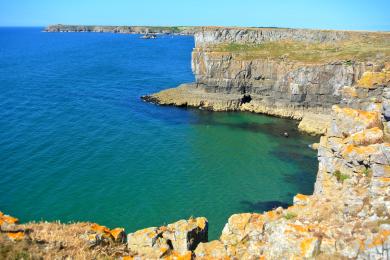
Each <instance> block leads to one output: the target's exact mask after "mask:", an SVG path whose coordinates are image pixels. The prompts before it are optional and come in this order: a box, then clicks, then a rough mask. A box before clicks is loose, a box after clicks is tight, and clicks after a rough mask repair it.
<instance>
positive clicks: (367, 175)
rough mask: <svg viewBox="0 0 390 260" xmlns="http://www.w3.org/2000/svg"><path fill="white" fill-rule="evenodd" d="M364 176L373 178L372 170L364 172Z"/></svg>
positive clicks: (367, 169)
mask: <svg viewBox="0 0 390 260" xmlns="http://www.w3.org/2000/svg"><path fill="white" fill-rule="evenodd" d="M363 175H364V176H366V177H369V176H371V170H370V169H369V168H365V169H364V170H363Z"/></svg>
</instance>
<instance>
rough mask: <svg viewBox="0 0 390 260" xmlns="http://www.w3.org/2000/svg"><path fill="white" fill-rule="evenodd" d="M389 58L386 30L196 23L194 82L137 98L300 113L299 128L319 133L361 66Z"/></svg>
mask: <svg viewBox="0 0 390 260" xmlns="http://www.w3.org/2000/svg"><path fill="white" fill-rule="evenodd" d="M355 41H362V44H361V45H359V46H358V45H356V44H355ZM370 46H372V47H370ZM353 50H355V51H357V52H358V54H354V53H353ZM389 59H390V34H389V33H369V32H347V31H320V30H296V29H269V28H268V29H267V28H257V29H239V28H236V29H222V28H214V29H203V30H201V31H199V32H196V33H195V48H194V50H193V52H192V70H193V72H194V74H195V78H196V82H195V83H192V84H185V85H182V86H179V87H178V88H177V89H168V90H164V91H163V92H161V93H157V94H153V95H149V96H145V97H143V98H144V99H145V100H151V101H153V102H155V103H159V104H164V105H177V106H191V107H199V108H203V109H209V110H214V111H237V110H240V111H250V112H255V113H265V114H270V115H276V116H281V117H288V118H293V119H298V120H301V119H302V118H304V117H306V116H307V117H308V118H307V119H306V120H305V122H303V123H302V127H301V129H302V130H306V129H307V130H308V131H309V132H310V133H313V134H322V133H324V129H325V128H326V122H327V121H328V119H329V114H330V111H331V107H332V105H334V104H340V103H342V102H343V98H344V97H343V90H344V88H345V87H348V86H355V85H357V84H358V80H359V79H360V78H361V77H362V76H363V73H365V72H372V73H376V72H380V71H381V70H382V69H383V67H384V66H386V65H385V64H386V62H388V61H389ZM385 79H386V80H387V81H388V80H389V76H388V75H385ZM372 85H374V84H372ZM314 121H315V122H317V124H313V123H311V122H314Z"/></svg>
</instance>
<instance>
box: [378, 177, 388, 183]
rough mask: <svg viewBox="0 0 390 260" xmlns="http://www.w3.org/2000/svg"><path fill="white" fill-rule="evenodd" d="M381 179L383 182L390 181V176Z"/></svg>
mask: <svg viewBox="0 0 390 260" xmlns="http://www.w3.org/2000/svg"><path fill="white" fill-rule="evenodd" d="M379 180H380V181H381V182H386V183H387V182H390V178H388V177H381V178H379Z"/></svg>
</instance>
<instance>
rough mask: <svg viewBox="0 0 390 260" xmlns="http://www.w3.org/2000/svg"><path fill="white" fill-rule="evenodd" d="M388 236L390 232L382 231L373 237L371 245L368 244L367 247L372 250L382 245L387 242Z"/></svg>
mask: <svg viewBox="0 0 390 260" xmlns="http://www.w3.org/2000/svg"><path fill="white" fill-rule="evenodd" d="M388 236H390V230H382V231H381V232H379V233H378V234H377V235H376V236H375V237H374V239H373V240H372V243H371V244H369V245H368V247H369V248H372V247H376V246H381V245H383V243H384V242H385V241H386V240H387V237H388Z"/></svg>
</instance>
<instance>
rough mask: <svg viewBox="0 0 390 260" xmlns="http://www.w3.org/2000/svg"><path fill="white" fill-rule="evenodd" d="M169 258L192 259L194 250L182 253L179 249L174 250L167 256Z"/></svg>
mask: <svg viewBox="0 0 390 260" xmlns="http://www.w3.org/2000/svg"><path fill="white" fill-rule="evenodd" d="M165 259H167V260H191V259H192V252H191V251H187V252H185V253H184V254H180V253H179V252H177V251H172V252H171V254H170V255H169V256H168V257H166V258H165Z"/></svg>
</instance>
